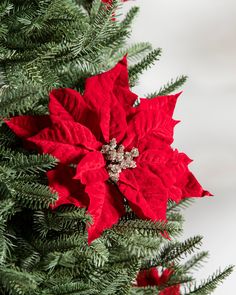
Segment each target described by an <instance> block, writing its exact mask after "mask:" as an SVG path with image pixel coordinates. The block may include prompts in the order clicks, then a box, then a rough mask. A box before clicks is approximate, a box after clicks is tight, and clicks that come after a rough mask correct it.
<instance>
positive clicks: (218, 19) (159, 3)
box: [124, 0, 236, 295]
mask: <svg viewBox="0 0 236 295" xmlns="http://www.w3.org/2000/svg"><path fill="white" fill-rule="evenodd" d="M133 5H137V6H139V7H140V14H139V16H138V18H137V19H136V22H135V25H134V29H133V35H132V38H131V41H132V42H133V41H150V42H151V43H152V44H153V46H154V47H161V48H162V49H163V55H162V58H161V60H160V61H159V62H157V63H156V64H155V66H154V67H153V68H152V69H151V70H149V71H147V72H146V73H145V74H144V75H143V76H142V79H141V80H140V84H139V86H138V87H136V88H135V92H136V93H137V94H139V95H140V96H141V97H142V96H144V94H146V93H150V92H152V91H155V90H158V89H159V87H160V86H161V85H163V84H164V83H166V82H167V81H168V80H170V78H175V77H176V76H178V75H179V74H187V75H188V76H189V80H188V82H187V84H186V85H185V86H184V88H183V90H184V93H183V95H182V97H181V99H179V103H178V106H177V109H176V112H175V118H176V119H180V120H181V121H182V123H180V124H179V125H177V127H176V130H175V131H176V133H175V142H174V147H177V148H178V149H180V150H182V151H185V152H186V153H187V154H188V155H189V156H190V158H192V159H194V160H195V161H194V162H193V163H192V164H191V170H192V171H194V173H195V175H196V176H197V177H198V179H199V180H200V182H201V184H203V185H204V187H205V188H207V189H208V190H210V191H211V192H212V193H214V195H215V196H214V197H211V198H205V199H199V200H197V202H195V204H194V205H193V206H192V207H191V208H189V209H187V210H186V211H185V213H184V215H185V217H186V223H185V233H184V237H189V236H192V235H194V234H201V235H203V236H204V237H205V239H204V245H203V249H204V250H207V249H208V250H210V254H211V256H210V259H209V261H208V263H207V264H206V266H205V267H204V268H203V269H202V270H201V271H200V272H199V273H198V274H197V275H196V276H197V278H202V277H207V276H208V274H211V273H212V272H213V271H214V270H216V269H217V268H218V267H219V266H221V267H222V268H224V266H226V265H228V264H236V238H235V236H236V230H235V228H236V214H235V211H236V1H235V0H195V1H194V0H136V1H130V2H126V3H125V5H124V6H125V10H126V9H128V8H129V7H131V6H133ZM231 294H232V295H233V294H236V273H234V274H233V275H231V277H230V278H228V279H227V280H226V281H225V283H224V285H222V286H221V287H219V288H218V289H217V290H216V291H215V292H214V295H231Z"/></svg>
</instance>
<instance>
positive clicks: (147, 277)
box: [136, 267, 160, 287]
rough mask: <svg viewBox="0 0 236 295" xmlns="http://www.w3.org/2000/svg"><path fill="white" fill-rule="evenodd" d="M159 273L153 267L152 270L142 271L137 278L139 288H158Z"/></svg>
mask: <svg viewBox="0 0 236 295" xmlns="http://www.w3.org/2000/svg"><path fill="white" fill-rule="evenodd" d="M159 279H160V276H159V273H158V270H157V268H156V267H151V268H150V269H144V270H141V271H140V272H139V273H138V276H137V279H136V281H137V286H138V287H147V286H158V285H159Z"/></svg>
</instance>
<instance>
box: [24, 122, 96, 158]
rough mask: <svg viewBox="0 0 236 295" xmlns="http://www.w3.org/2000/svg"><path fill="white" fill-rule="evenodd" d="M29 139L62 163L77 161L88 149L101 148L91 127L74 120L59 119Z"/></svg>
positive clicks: (43, 151)
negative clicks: (60, 120)
mask: <svg viewBox="0 0 236 295" xmlns="http://www.w3.org/2000/svg"><path fill="white" fill-rule="evenodd" d="M28 140H29V141H30V142H33V143H34V144H36V146H37V148H38V149H39V150H40V152H42V153H47V154H51V155H53V156H55V157H56V158H58V159H59V160H60V161H61V162H62V163H75V162H76V161H78V159H81V157H83V156H84V155H85V154H86V153H88V151H92V150H97V149H100V148H101V144H100V143H99V142H98V141H97V140H96V139H95V137H94V136H93V134H92V133H91V132H90V130H89V129H87V128H86V127H85V126H83V125H81V124H79V123H75V122H72V121H62V122H59V121H58V122H57V123H54V124H53V126H52V127H51V128H46V129H44V130H42V131H41V132H39V133H38V134H37V135H35V136H33V137H30V138H29V139H28Z"/></svg>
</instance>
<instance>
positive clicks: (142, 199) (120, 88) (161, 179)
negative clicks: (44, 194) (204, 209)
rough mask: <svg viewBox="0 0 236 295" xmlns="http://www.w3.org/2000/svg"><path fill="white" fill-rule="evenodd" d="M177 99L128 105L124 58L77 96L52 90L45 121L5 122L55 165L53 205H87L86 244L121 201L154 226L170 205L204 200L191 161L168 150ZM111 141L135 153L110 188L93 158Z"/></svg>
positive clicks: (131, 98) (120, 211) (102, 164)
mask: <svg viewBox="0 0 236 295" xmlns="http://www.w3.org/2000/svg"><path fill="white" fill-rule="evenodd" d="M178 96H179V94H177V95H169V96H161V97H156V98H153V99H152V100H147V99H141V103H140V105H139V106H138V107H133V104H134V102H135V101H136V99H137V95H135V94H134V93H132V92H131V91H130V89H129V80H128V71H127V61H126V57H125V58H124V59H123V60H122V61H120V62H119V63H118V64H117V65H116V66H115V67H114V68H113V69H111V70H110V71H108V72H105V73H103V74H100V75H97V76H93V77H91V78H89V79H87V81H86V85H85V92H84V94H83V96H82V95H81V94H80V93H78V92H77V91H75V90H73V89H68V88H65V89H55V90H53V91H52V92H51V93H50V101H49V113H50V114H49V115H48V116H18V117H13V118H12V119H10V120H9V121H7V122H6V123H7V125H8V126H9V127H10V128H11V129H12V130H13V131H14V132H15V133H16V135H18V136H19V137H21V138H22V139H23V141H24V144H25V147H26V148H28V149H36V150H37V151H38V152H40V153H48V154H51V155H53V156H55V157H56V158H58V159H59V160H60V165H59V166H58V167H56V168H55V169H54V170H52V171H50V172H48V173H47V176H48V180H49V185H50V186H51V187H52V188H53V189H55V190H56V191H57V192H58V194H59V199H58V201H57V203H56V204H55V207H57V206H59V205H62V204H74V205H75V206H80V207H87V208H88V212H89V213H90V214H91V215H92V217H93V224H92V225H91V226H90V227H89V228H88V234H89V242H91V241H92V240H93V239H95V238H97V237H99V236H100V235H101V233H102V232H103V231H104V230H105V229H107V228H110V227H111V226H112V225H114V224H116V223H117V222H118V220H119V218H120V217H121V216H123V215H124V213H125V209H124V204H123V200H124V198H126V200H127V201H128V203H129V205H130V207H131V208H132V209H133V211H134V212H135V213H136V214H137V216H138V217H140V218H145V219H151V220H154V221H155V220H165V219H166V206H167V201H168V200H169V199H171V200H174V201H176V202H178V201H180V200H181V199H183V198H186V197H202V196H205V195H210V193H209V192H207V191H205V190H203V189H202V187H201V185H200V184H199V183H198V181H197V180H196V178H195V177H194V176H193V174H192V173H191V172H190V171H189V169H188V164H189V163H190V162H191V160H190V159H189V158H188V157H187V156H186V155H185V154H184V153H179V152H178V151H177V150H173V149H172V148H171V146H170V145H171V143H172V142H173V129H174V126H175V125H176V124H177V123H178V121H175V120H173V119H172V115H173V111H174V108H175V104H176V101H177V98H178ZM113 138H115V139H116V141H117V143H118V144H119V145H121V144H122V145H123V146H124V148H125V151H131V150H132V148H134V147H135V148H138V150H139V154H140V155H139V156H138V157H137V158H136V159H135V161H136V168H134V169H125V170H122V172H121V173H120V175H119V181H118V182H117V184H116V185H114V184H113V183H111V182H110V181H108V179H109V174H108V172H107V163H106V160H105V158H104V155H103V154H102V153H101V152H100V151H101V148H102V146H103V145H104V144H107V143H109V141H110V140H111V139H113ZM72 164H73V165H72ZM75 166H77V168H76V169H75V168H71V167H75Z"/></svg>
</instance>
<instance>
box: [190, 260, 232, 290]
mask: <svg viewBox="0 0 236 295" xmlns="http://www.w3.org/2000/svg"><path fill="white" fill-rule="evenodd" d="M233 269H234V266H229V267H227V268H226V269H225V270H223V271H220V270H219V271H217V272H216V273H214V274H213V275H212V276H211V277H209V278H208V279H207V280H205V281H203V282H202V283H201V284H200V285H199V286H197V285H195V286H194V287H193V288H191V287H189V290H188V291H187V292H185V295H191V294H194V295H208V294H211V293H212V292H213V291H214V290H215V289H216V288H217V286H218V285H219V284H221V283H222V282H223V280H225V279H226V278H227V277H228V276H229V275H230V274H231V273H232V272H233Z"/></svg>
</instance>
